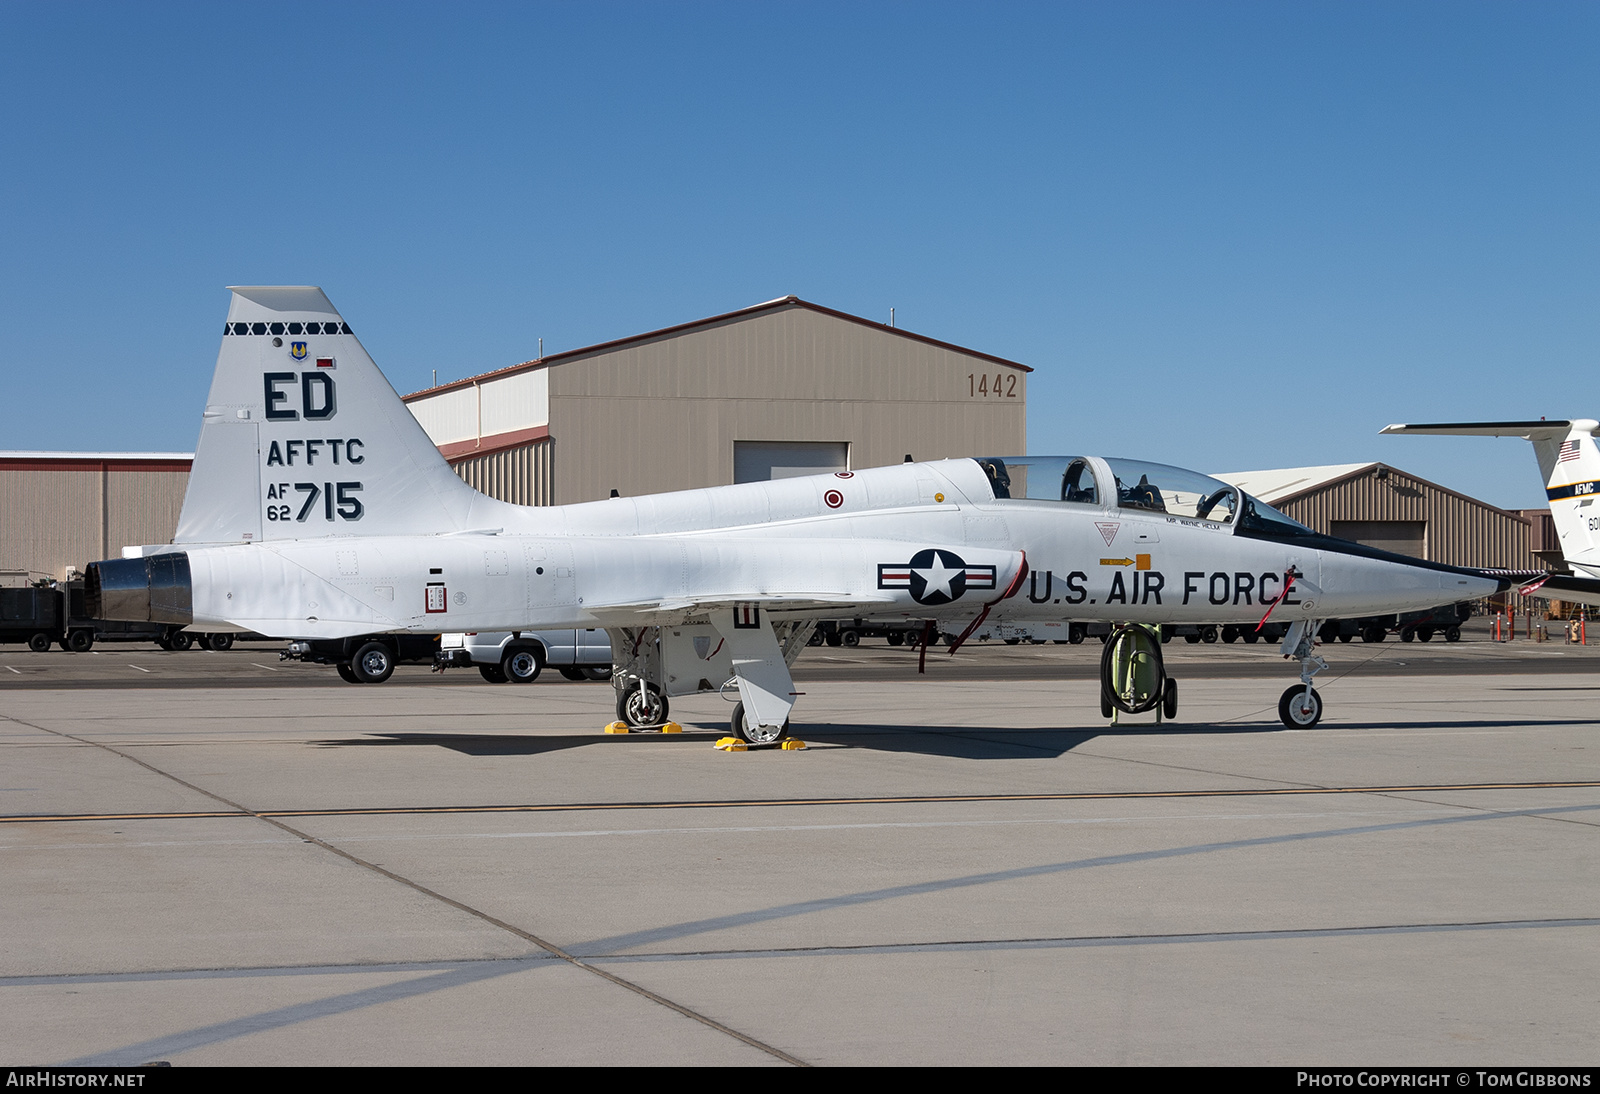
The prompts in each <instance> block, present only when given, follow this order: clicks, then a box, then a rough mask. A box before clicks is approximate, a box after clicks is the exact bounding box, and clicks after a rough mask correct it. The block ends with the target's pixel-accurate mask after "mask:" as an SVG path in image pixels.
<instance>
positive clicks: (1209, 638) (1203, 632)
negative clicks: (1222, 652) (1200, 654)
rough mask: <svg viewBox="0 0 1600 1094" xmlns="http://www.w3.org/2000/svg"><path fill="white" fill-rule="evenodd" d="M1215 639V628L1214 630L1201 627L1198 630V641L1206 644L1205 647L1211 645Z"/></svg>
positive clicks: (1216, 636)
mask: <svg viewBox="0 0 1600 1094" xmlns="http://www.w3.org/2000/svg"><path fill="white" fill-rule="evenodd" d="M1217 638H1218V634H1217V628H1215V627H1202V628H1200V641H1202V642H1204V643H1206V644H1207V645H1210V644H1211V643H1213V642H1215V641H1216V640H1217Z"/></svg>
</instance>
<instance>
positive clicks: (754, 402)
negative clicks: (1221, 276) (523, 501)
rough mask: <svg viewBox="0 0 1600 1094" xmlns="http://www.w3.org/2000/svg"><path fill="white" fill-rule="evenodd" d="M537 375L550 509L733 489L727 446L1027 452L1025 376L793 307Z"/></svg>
mask: <svg viewBox="0 0 1600 1094" xmlns="http://www.w3.org/2000/svg"><path fill="white" fill-rule="evenodd" d="M549 375H550V435H551V436H552V437H553V438H555V439H557V440H559V441H560V442H561V446H562V448H561V461H560V464H559V466H557V467H556V475H555V498H556V501H557V502H558V503H562V504H565V503H568V502H577V501H592V500H595V499H598V498H604V497H606V496H608V495H609V493H610V491H611V489H612V488H616V489H618V490H620V491H621V492H622V493H623V494H627V495H630V496H632V495H638V494H649V493H658V492H662V491H668V490H685V489H690V488H694V487H704V486H722V485H726V484H729V483H732V482H733V479H734V468H733V442H734V441H736V440H741V441H843V442H848V443H849V444H850V454H851V455H850V459H851V464H852V466H854V467H878V466H881V465H884V464H892V463H899V462H901V460H902V459H904V457H905V456H906V455H907V454H908V453H909V454H911V455H912V456H914V457H915V458H916V459H918V460H932V459H942V458H945V457H947V456H980V455H1016V454H1021V453H1024V452H1026V451H1027V379H1028V374H1027V373H1025V372H1023V371H1022V370H1020V369H1016V368H1010V367H1006V366H1003V365H998V364H995V363H994V362H992V361H987V360H984V359H983V358H980V357H975V356H970V355H967V354H963V353H960V352H958V351H955V350H952V349H946V348H944V347H941V346H934V345H929V344H928V343H925V342H920V341H917V340H915V339H911V338H906V337H901V336H900V335H898V334H896V333H895V332H894V331H892V330H890V329H889V328H886V327H875V326H869V325H864V324H861V323H855V322H850V321H848V320H844V319H839V318H837V317H834V316H830V315H827V314H823V313H819V312H816V311H812V310H810V309H808V308H805V307H801V306H791V307H786V308H777V309H774V310H772V311H767V312H762V313H759V314H756V315H752V316H746V317H739V318H734V319H730V320H727V321H724V322H720V323H716V324H713V325H711V326H708V327H703V328H699V329H694V330H689V331H680V332H675V333H673V334H670V335H664V336H662V337H660V338H657V339H652V340H650V341H646V342H639V343H632V344H629V345H625V346H620V347H615V348H613V349H610V350H603V351H598V352H596V353H595V354H594V355H592V356H587V357H582V358H577V359H574V360H569V361H563V362H561V363H560V364H558V365H553V366H552V367H551V368H550V369H549ZM997 378H998V379H999V381H1000V384H999V386H1000V388H1001V392H1000V394H999V395H998V396H997V395H995V394H993V389H994V388H995V386H996V383H995V381H996V379H997Z"/></svg>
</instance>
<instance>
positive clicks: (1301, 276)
mask: <svg viewBox="0 0 1600 1094" xmlns="http://www.w3.org/2000/svg"><path fill="white" fill-rule="evenodd" d="M0 42H3V43H4V50H5V56H6V63H5V65H3V66H0V278H3V284H0V324H3V328H4V330H5V332H6V337H5V338H4V340H3V342H0V376H3V377H4V380H5V383H6V390H7V391H8V393H9V395H10V397H8V398H5V399H3V400H0V448H5V449H34V448H42V449H83V448H111V449H139V450H152V449H155V450H171V449H177V450H183V449H189V448H191V447H192V446H193V443H194V438H195V436H196V434H197V432H198V424H199V414H200V409H201V406H202V404H203V402H204V396H205V389H206V386H207V383H208V382H209V377H210V372H211V368H212V366H213V364H214V362H215V358H216V351H217V332H218V330H219V329H220V326H221V322H222V317H223V314H224V311H225V309H226V306H227V294H226V292H225V291H224V290H223V288H222V286H224V285H227V284H273V283H286V284H301V283H311V284H320V285H322V286H323V287H324V288H325V289H326V290H327V292H328V294H329V296H330V297H331V298H332V299H333V300H334V302H335V303H336V304H337V305H338V306H339V308H340V310H341V311H342V312H343V313H344V315H345V317H346V318H347V319H348V320H349V322H350V323H351V325H352V326H353V327H354V328H355V329H356V331H357V332H358V333H359V334H360V335H361V337H362V341H363V342H364V343H365V344H366V346H367V348H368V349H369V350H370V351H371V352H372V353H373V355H374V357H376V358H377V360H378V362H379V364H380V365H382V366H383V368H384V370H385V371H386V372H387V373H388V374H389V376H390V378H391V379H392V380H393V381H394V383H395V385H396V386H397V387H399V388H400V389H401V390H403V391H406V390H414V389H415V388H418V387H422V386H425V385H426V383H427V382H428V380H429V378H430V376H431V373H432V370H434V369H437V370H438V373H439V377H440V379H441V380H444V379H452V378H455V377H458V376H462V375H467V374H470V373H473V372H479V371H483V370H486V369H489V368H494V367H499V366H502V365H506V364H511V363H514V362H517V361H521V360H525V359H527V358H529V357H531V356H533V355H534V354H535V352H536V349H537V339H538V338H540V337H543V338H544V339H545V348H546V350H547V351H550V352H554V351H558V350H562V349H570V348H573V347H576V346H581V345H586V344H591V343H594V342H599V341H605V340H608V339H611V338H616V337H621V336H624V335H627V334H632V333H637V332H640V331H644V330H648V329H651V328H654V327H659V326H665V325H669V324H672V323H677V322H682V321H685V320H688V319H692V318H698V317H701V316H705V315H711V314H715V313H718V312H722V311H727V310H731V309H733V308H738V307H743V306H745V305H748V304H753V303H756V302H758V301H761V300H766V299H770V298H772V297H776V296H782V295H785V294H788V293H794V294H796V295H799V296H801V297H804V298H806V299H809V300H813V301H816V302H817V303H820V304H825V305H827V306H830V307H834V308H840V309H842V310H845V311H850V312H855V313H857V314H861V315H865V316H869V317H873V318H882V319H887V317H888V312H889V308H890V307H894V308H895V309H896V316H897V319H898V321H899V323H900V325H901V326H903V327H906V328H908V329H911V330H915V331H917V332H919V333H923V334H927V335H930V336H932V337H935V338H941V339H946V340H949V341H952V342H957V343H960V344H963V345H968V346H972V347H975V348H978V349H982V350H985V351H988V352H991V353H995V354H999V355H1001V356H1005V357H1009V358H1013V359H1015V360H1019V361H1022V362H1025V363H1027V364H1030V365H1032V366H1034V367H1035V368H1036V369H1037V370H1038V371H1037V372H1036V373H1035V374H1034V376H1033V378H1032V380H1031V387H1030V392H1029V446H1030V448H1031V449H1032V450H1033V451H1034V452H1036V453H1039V452H1079V451H1091V452H1098V453H1105V454H1110V455H1126V456H1138V457H1143V458H1147V459H1155V460H1162V461H1166V462H1171V463H1178V464H1183V465H1186V466H1191V467H1197V468H1200V469H1202V470H1213V471H1224V470H1242V469H1249V468H1259V467H1268V466H1290V465H1299V464H1319V463H1340V462H1349V461H1357V460H1368V459H1383V460H1387V461H1389V462H1391V463H1394V464H1396V465H1398V466H1401V467H1404V468H1406V469H1408V470H1412V471H1415V472H1416V473H1418V474H1422V475H1424V476H1426V477H1429V478H1433V479H1436V480H1438V481H1440V482H1443V483H1444V484H1446V485H1448V486H1451V487H1454V488H1456V489H1459V490H1462V491H1465V492H1467V493H1470V494H1474V495H1476V496H1478V497H1482V498H1484V499H1485V500H1488V501H1491V502H1494V503H1497V504H1500V505H1506V506H1534V505H1539V504H1541V499H1542V491H1541V490H1540V483H1539V481H1538V476H1537V472H1536V470H1535V468H1534V465H1533V461H1532V459H1531V456H1530V455H1529V453H1528V452H1527V450H1526V446H1524V445H1522V444H1521V442H1512V441H1491V440H1454V439H1445V440H1442V439H1423V438H1388V437H1378V436H1376V433H1377V430H1378V429H1379V428H1381V427H1382V426H1383V425H1385V424H1386V423H1388V422H1393V421H1407V420H1410V421H1428V420H1433V421H1439V420H1463V419H1477V418H1521V417H1535V418H1536V417H1539V416H1540V415H1548V416H1549V417H1569V416H1573V417H1576V416H1595V417H1600V397H1597V395H1600V393H1597V392H1596V391H1595V384H1594V379H1593V378H1594V376H1595V364H1596V358H1597V339H1600V330H1597V318H1600V316H1597V312H1596V303H1597V299H1600V298H1597V290H1600V221H1597V216H1600V212H1597V210H1600V205H1597V199H1600V187H1597V181H1600V180H1597V170H1596V169H1597V166H1600V162H1597V161H1600V155H1597V153H1600V81H1597V80H1596V79H1595V78H1594V76H1595V65H1596V57H1597V56H1600V48H1597V47H1600V5H1594V4H1558V3H1545V4H1506V3H1494V4H1473V3H1450V4H1444V3H1433V2H1430V3H1416V4H1408V3H1381V4H1380V3H1350V2H1342V3H1330V4H1319V3H1259V4H1226V3H1177V4H1162V3H1149V4H1138V3H1126V4H1124V3H1117V4H1112V3H1097V4H1070V3H1054V4H1043V5H1033V4H997V5H976V4H964V5H952V4H934V3H915V4H861V3H854V4H824V3H807V4H802V5H781V4H775V3H743V4H689V3H684V4H669V3H649V4H606V3H584V4H576V3H571V4H453V5H443V4H437V5H408V4H403V3H383V4H365V3H343V4H341V3H333V4H305V5H300V4H264V5H253V6H249V7H248V8H247V7H246V6H244V5H222V4H192V5H187V4H65V3H16V2H12V3H7V4H4V5H0Z"/></svg>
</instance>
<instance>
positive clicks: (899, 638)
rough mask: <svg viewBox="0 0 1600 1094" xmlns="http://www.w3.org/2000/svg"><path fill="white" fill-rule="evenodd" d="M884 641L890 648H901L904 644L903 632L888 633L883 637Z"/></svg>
mask: <svg viewBox="0 0 1600 1094" xmlns="http://www.w3.org/2000/svg"><path fill="white" fill-rule="evenodd" d="M884 641H886V642H888V643H889V645H891V646H903V645H905V644H906V636H905V632H904V631H890V632H889V633H888V634H886V635H884Z"/></svg>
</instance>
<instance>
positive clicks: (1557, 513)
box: [1381, 418, 1600, 572]
mask: <svg viewBox="0 0 1600 1094" xmlns="http://www.w3.org/2000/svg"><path fill="white" fill-rule="evenodd" d="M1597 430H1600V421H1595V420H1594V419H1593V418H1575V419H1572V420H1569V421H1545V420H1543V419H1541V420H1540V421H1537V422H1442V423H1436V424H1427V425H1391V426H1388V427H1386V428H1385V429H1383V430H1381V432H1383V433H1412V434H1424V435H1432V436H1436V437H1521V438H1522V439H1523V440H1525V441H1530V442H1532V444H1533V451H1534V455H1535V456H1536V457H1537V458H1538V460H1539V474H1540V475H1541V476H1542V477H1543V478H1544V483H1545V497H1546V498H1548V499H1549V501H1550V515H1551V516H1552V517H1553V518H1554V519H1555V524H1556V534H1557V535H1558V536H1559V537H1560V540H1561V553H1562V554H1563V555H1564V556H1566V560H1567V562H1568V563H1570V564H1571V565H1573V566H1576V567H1579V568H1580V569H1583V570H1587V571H1591V572H1600V447H1597V446H1596V444H1595V439H1594V434H1595V432H1596V431H1597Z"/></svg>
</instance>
